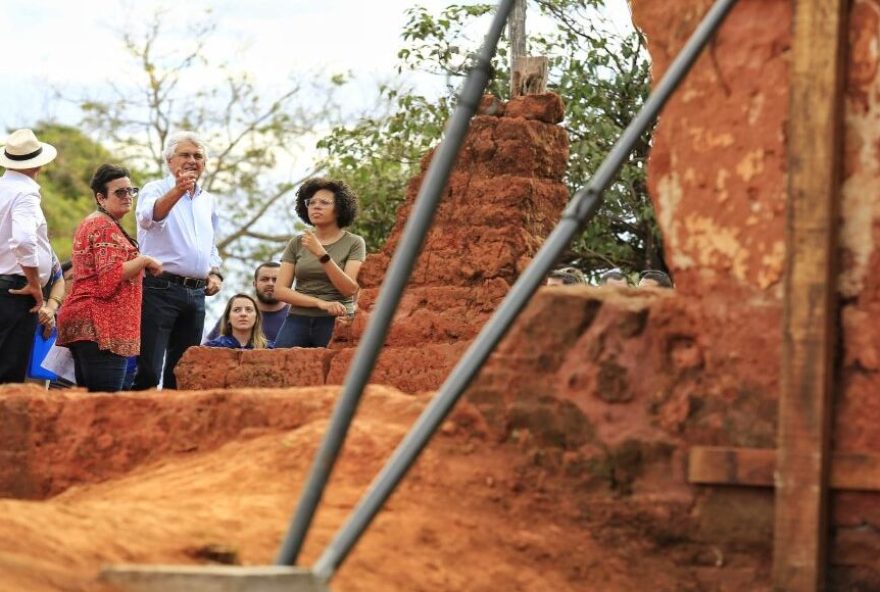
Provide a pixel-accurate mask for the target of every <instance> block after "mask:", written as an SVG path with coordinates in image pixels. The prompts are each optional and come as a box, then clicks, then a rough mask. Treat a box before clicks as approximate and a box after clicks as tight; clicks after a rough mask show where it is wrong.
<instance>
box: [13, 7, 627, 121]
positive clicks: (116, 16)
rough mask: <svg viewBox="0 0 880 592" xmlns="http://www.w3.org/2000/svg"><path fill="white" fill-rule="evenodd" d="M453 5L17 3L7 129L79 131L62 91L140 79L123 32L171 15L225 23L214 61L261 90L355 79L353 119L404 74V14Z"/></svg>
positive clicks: (621, 11) (178, 22)
mask: <svg viewBox="0 0 880 592" xmlns="http://www.w3.org/2000/svg"><path fill="white" fill-rule="evenodd" d="M459 2H460V3H462V2H461V0H459ZM453 3H455V0H419V1H418V2H413V1H412V0H376V1H372V2H371V1H366V0H248V1H246V2H244V1H241V0H186V1H184V2H180V1H176V2H169V1H162V2H157V1H151V0H140V1H132V0H76V1H68V0H27V1H26V2H8V3H7V4H8V6H5V7H4V8H6V11H5V12H4V14H3V18H0V40H2V43H3V47H4V48H5V49H6V50H7V52H9V53H8V55H12V56H14V59H6V60H0V79H2V80H3V86H2V91H0V126H3V128H4V130H7V129H15V128H17V127H23V126H28V125H33V124H35V123H36V122H37V121H38V120H40V119H55V120H59V121H61V122H62V123H69V124H73V123H76V121H78V119H79V113H78V110H77V109H76V108H75V106H74V105H73V104H72V103H70V102H66V101H63V100H59V99H58V98H57V97H56V96H55V93H54V91H55V90H56V89H59V90H61V91H62V92H63V93H65V94H67V95H68V96H75V95H81V94H82V93H83V92H87V93H100V92H101V89H102V87H106V85H107V81H108V80H109V79H115V80H118V81H121V82H124V81H126V80H133V79H134V77H135V76H136V74H137V72H136V69H134V67H133V66H132V64H131V61H130V59H129V58H128V57H127V56H126V55H125V52H124V51H123V50H122V49H121V45H120V41H119V38H120V35H119V31H120V30H140V29H139V27H142V26H143V23H144V22H146V21H147V20H148V18H147V17H148V16H149V15H151V14H152V13H154V12H155V11H156V10H157V9H159V8H163V7H164V8H166V9H168V11H169V12H168V14H167V17H166V19H165V26H167V27H168V29H169V30H171V31H174V30H175V28H176V27H177V28H179V27H180V26H182V24H183V23H185V22H187V21H189V20H197V19H199V18H201V17H202V16H203V15H205V14H206V11H211V13H212V17H211V18H213V19H214V20H216V21H217V25H218V28H217V32H216V33H215V34H214V35H213V36H212V40H213V44H212V45H211V48H210V56H211V58H212V59H216V60H217V61H222V60H229V62H230V63H231V64H233V65H234V66H235V67H236V68H239V69H242V70H246V71H249V72H251V73H252V75H253V76H254V78H255V80H256V81H257V83H258V84H263V85H267V86H271V85H272V84H273V83H275V81H278V80H279V79H280V78H281V77H284V76H286V75H287V74H288V73H304V74H307V75H312V76H320V75H323V74H331V73H345V72H351V73H354V74H355V75H356V80H355V82H354V84H352V85H349V86H348V88H347V89H346V90H345V92H344V94H343V96H342V100H343V101H344V102H345V106H346V107H347V108H348V109H350V110H351V112H353V113H354V112H359V111H362V110H365V109H368V108H370V106H371V101H375V91H374V89H375V86H376V83H377V82H378V81H387V80H389V79H393V78H394V77H395V76H396V75H395V66H396V64H397V51H398V50H399V49H400V47H401V46H402V45H403V41H402V40H401V38H400V32H401V30H402V28H403V25H404V23H405V20H406V15H405V10H406V9H407V8H408V7H411V6H413V5H414V4H420V5H423V6H425V7H427V8H428V9H430V10H431V12H432V13H436V12H439V10H441V9H442V8H444V7H445V6H447V5H449V4H453ZM464 3H466V2H464ZM610 4H611V5H612V7H611V12H612V13H613V14H614V15H615V16H616V17H617V18H619V19H621V20H623V21H626V20H628V8H627V6H626V2H625V0H611V1H610ZM528 14H529V17H530V21H529V23H528V25H527V27H536V26H540V23H538V22H537V21H536V20H535V15H537V11H536V10H534V9H532V10H530V12H529V13H528ZM183 34H184V33H183V31H180V35H183ZM480 35H482V32H480ZM178 38H180V37H178ZM170 39H172V40H173V39H174V37H173V36H172V37H170ZM172 43H173V41H172ZM10 50H11V51H10ZM415 84H418V85H423V86H426V87H427V88H430V87H431V85H432V84H433V85H435V86H436V88H437V89H438V92H439V88H440V85H441V84H442V81H439V80H436V79H434V80H430V79H427V78H422V79H415Z"/></svg>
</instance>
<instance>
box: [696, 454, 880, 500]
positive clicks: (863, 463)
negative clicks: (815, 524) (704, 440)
mask: <svg viewBox="0 0 880 592" xmlns="http://www.w3.org/2000/svg"><path fill="white" fill-rule="evenodd" d="M775 471H776V451H775V450H772V449H767V448H729V447H724V446H694V447H693V448H691V450H690V454H689V456H688V481H689V482H690V483H697V484H701V485H742V486H751V487H773V486H774V485H775V483H774V473H775ZM828 484H829V486H830V487H831V488H832V489H843V490H852V491H880V454H867V453H859V452H834V453H832V455H831V472H830V475H829V479H828Z"/></svg>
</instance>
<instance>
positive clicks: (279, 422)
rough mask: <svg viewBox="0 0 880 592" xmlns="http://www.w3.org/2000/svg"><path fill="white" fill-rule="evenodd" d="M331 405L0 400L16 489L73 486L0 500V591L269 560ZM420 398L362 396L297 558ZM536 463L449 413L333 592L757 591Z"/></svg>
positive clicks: (14, 392) (331, 394)
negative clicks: (20, 471) (136, 570)
mask: <svg viewBox="0 0 880 592" xmlns="http://www.w3.org/2000/svg"><path fill="white" fill-rule="evenodd" d="M336 395H337V389H335V388H332V387H320V388H312V389H305V388H302V389H277V390H268V389H266V390H256V389H255V390H242V391H237V392H229V391H226V392H221V391H201V392H198V393H187V392H180V393H154V394H144V395H123V394H120V395H87V394H78V393H72V394H54V393H53V394H47V393H46V392H45V391H42V390H40V389H38V388H36V387H32V386H21V387H4V388H3V389H0V402H2V405H3V409H4V411H8V410H10V409H15V408H18V409H26V410H27V411H28V412H29V417H30V419H31V421H30V424H29V426H19V429H20V431H19V434H24V433H27V434H29V437H28V439H27V440H25V441H24V442H22V441H21V439H18V441H17V443H18V444H20V445H21V446H19V448H20V452H21V454H24V455H25V456H27V457H29V458H30V459H31V460H33V461H36V460H37V459H39V460H40V462H37V463H34V464H33V465H32V466H31V469H30V472H29V474H28V475H27V476H26V477H27V479H29V480H30V481H31V482H33V483H41V484H42V490H43V491H44V492H45V493H55V492H57V491H58V490H59V489H61V488H62V484H64V483H70V482H71V481H78V482H79V484H78V485H74V486H71V487H68V488H66V489H65V490H64V491H63V492H61V493H59V494H58V495H55V496H54V497H51V498H49V499H46V500H43V501H35V500H31V501H22V500H13V499H7V500H3V501H0V591H3V592H7V591H8V592H13V591H16V592H19V591H25V590H26V591H28V592H49V591H52V592H56V591H90V592H106V591H109V590H110V588H109V587H107V586H106V585H103V584H101V583H99V581H98V580H97V575H98V571H99V569H100V568H101V566H102V565H105V564H115V563H151V564H156V563H174V564H180V563H199V562H208V561H211V560H212V559H213V560H221V561H225V562H230V561H231V562H240V563H242V564H264V563H270V562H271V561H272V559H273V557H274V554H275V553H276V552H277V549H278V546H279V544H280V541H281V539H282V537H283V533H284V529H285V528H286V526H287V524H288V522H289V518H290V516H291V513H292V511H293V508H294V506H295V503H296V500H297V499H298V495H299V490H300V487H301V486H302V484H303V481H304V478H305V475H306V473H307V471H308V468H309V466H310V464H311V461H312V458H313V455H314V452H315V449H316V447H317V445H318V442H319V441H320V438H321V436H322V434H323V433H324V430H325V427H326V422H327V418H328V416H329V413H330V408H331V406H332V404H333V402H334V399H335V396H336ZM428 399H429V396H427V395H423V396H413V395H407V394H403V393H401V392H399V391H396V390H393V389H390V388H385V387H371V388H370V389H369V390H368V392H367V394H366V396H365V399H364V401H363V403H362V404H361V407H360V409H359V413H358V415H357V419H356V421H355V423H354V425H353V428H352V431H351V433H350V435H349V438H348V441H347V444H346V447H345V451H344V454H343V456H342V457H341V459H340V462H339V463H338V465H337V468H336V470H335V472H334V475H333V479H332V480H331V483H330V486H329V488H328V490H327V492H326V494H325V497H324V500H323V504H322V506H321V509H320V510H319V512H318V514H317V517H316V521H315V524H314V527H313V530H312V532H311V534H310V538H309V539H308V541H307V544H306V546H305V550H304V556H303V563H304V564H309V563H311V562H312V561H314V559H315V558H316V557H317V555H318V554H319V553H320V552H321V551H322V550H323V548H324V547H325V545H326V544H327V543H328V542H329V540H330V537H331V536H332V535H333V533H334V532H335V531H336V529H337V528H338V527H339V526H340V525H341V523H342V521H343V520H344V519H345V518H346V517H347V516H348V515H349V513H350V512H351V510H352V507H353V505H354V504H355V503H356V502H357V500H358V499H359V497H360V495H361V494H362V492H363V490H364V488H365V487H366V486H367V485H368V483H369V482H370V481H371V480H372V478H373V476H374V475H375V474H376V472H377V471H378V469H379V468H380V467H381V465H382V464H383V463H384V461H385V459H386V458H387V457H388V455H389V454H390V452H391V451H392V450H393V448H394V447H395V446H396V444H397V443H398V441H399V440H400V439H401V438H402V436H403V435H404V433H405V432H406V430H407V429H408V428H409V426H410V425H411V424H412V422H413V421H414V420H415V418H416V417H417V416H418V414H419V413H420V412H421V410H422V409H423V407H424V405H425V404H426V402H427V401H428ZM5 425H9V423H5ZM8 436H9V435H8V434H4V439H5V440H6V443H7V444H9V443H10V442H9V437H8ZM540 456H541V455H540V454H538V453H537V452H536V449H535V448H534V446H532V445H531V444H529V443H527V442H526V441H516V440H515V439H507V440H505V441H503V442H499V441H498V439H497V437H495V435H493V431H492V430H491V429H489V428H488V427H487V426H486V425H485V422H483V420H482V419H481V416H480V414H479V413H478V412H477V411H476V409H475V408H474V407H473V406H471V405H470V404H468V403H463V404H461V405H459V407H458V408H457V410H456V411H455V412H454V413H453V414H452V416H451V417H450V418H449V419H448V421H447V422H446V423H445V425H444V426H443V429H442V431H441V433H440V434H438V437H437V438H435V440H434V441H433V442H432V444H431V445H430V446H429V447H428V448H427V449H426V451H425V452H424V453H423V455H422V457H421V458H420V460H419V462H418V463H417V465H416V466H415V467H414V468H413V469H412V471H411V472H410V474H409V475H408V476H407V478H406V479H405V480H404V482H403V484H402V486H401V487H400V489H399V490H398V491H397V492H396V493H395V495H394V496H393V497H392V499H391V501H390V503H389V504H388V506H387V507H386V508H385V509H384V510H383V512H382V513H381V514H380V515H379V517H378V518H377V519H376V521H375V522H374V524H373V525H372V527H371V528H370V529H369V530H368V531H367V533H366V535H365V536H364V538H363V539H362V540H361V542H360V543H359V544H358V545H357V547H356V548H355V550H354V551H353V553H352V555H351V556H350V557H349V558H348V560H347V561H346V562H345V564H344V565H343V566H342V568H341V570H340V571H339V574H338V576H337V577H336V578H335V579H334V581H333V583H332V587H333V589H334V590H339V591H346V590H347V591H356V590H363V591H367V590H369V591H375V590H388V591H393V590H400V591H403V590H407V591H413V590H425V591H427V590H474V591H476V590H485V591H489V590H493V591H494V590H530V591H534V590H555V591H565V590H617V591H629V590H632V591H640V592H641V591H643V590H646V589H649V588H650V589H652V590H669V591H673V590H675V591H679V590H703V589H710V588H707V587H706V586H709V585H711V586H713V587H712V588H711V589H712V590H736V589H750V590H755V589H759V587H758V586H755V585H754V577H755V574H754V573H753V569H752V567H751V566H749V567H748V569H745V570H738V569H737V568H736V565H735V560H734V564H733V565H731V558H730V557H723V558H722V557H721V556H720V554H719V552H718V551H717V550H713V548H711V547H705V548H697V547H693V546H692V547H688V548H684V547H681V546H678V547H676V548H675V554H677V555H680V557H679V559H680V561H679V563H680V565H676V564H675V563H674V562H670V561H669V557H668V553H667V550H666V548H667V547H668V545H669V543H670V541H667V540H664V538H663V536H660V534H659V533H656V532H651V531H650V530H651V527H650V525H651V524H652V523H653V520H651V519H649V517H650V516H651V515H652V514H656V513H657V512H658V511H659V512H662V513H668V512H669V511H670V510H669V506H668V505H666V506H663V507H662V508H658V507H652V506H651V504H648V503H635V502H634V503H631V504H627V503H621V502H620V500H618V499H615V498H616V497H617V496H615V495H608V494H606V493H603V492H596V491H591V490H588V489H584V488H581V487H578V483H579V481H578V480H577V479H572V478H568V477H566V475H565V474H564V473H563V472H562V471H561V470H559V469H558V468H554V467H552V466H551V465H549V464H548V463H546V462H544V461H543V460H542V459H541V458H540ZM77 471H78V472H77ZM72 472H74V473H76V475H75V477H72V476H71V474H72ZM27 479H26V480H27ZM36 489H37V488H32V493H34V494H36ZM680 511H681V512H682V513H683V514H686V513H687V511H688V509H687V508H686V507H682V508H681V509H680ZM655 518H656V516H655ZM664 518H665V519H667V520H668V519H673V518H674V517H673V516H664ZM722 563H726V565H727V567H726V568H725V569H724V570H723V573H724V574H725V578H724V582H720V581H719V580H718V576H719V574H720V573H721V571H719V566H720V565H721V564H722Z"/></svg>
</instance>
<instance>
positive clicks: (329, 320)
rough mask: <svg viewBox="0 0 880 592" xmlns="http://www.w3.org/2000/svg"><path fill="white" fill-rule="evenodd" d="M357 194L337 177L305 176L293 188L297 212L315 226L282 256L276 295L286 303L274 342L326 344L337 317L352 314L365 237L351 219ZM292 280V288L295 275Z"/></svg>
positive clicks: (293, 241) (355, 211)
mask: <svg viewBox="0 0 880 592" xmlns="http://www.w3.org/2000/svg"><path fill="white" fill-rule="evenodd" d="M357 207H358V206H357V197H356V196H355V195H354V193H353V192H352V190H351V188H349V187H348V185H346V184H345V183H343V182H341V181H331V180H329V179H322V178H314V179H309V180H308V181H306V182H305V183H303V184H302V186H301V187H300V188H299V191H297V192H296V213H297V215H299V217H300V218H302V220H303V221H305V222H306V223H307V224H311V225H312V226H314V228H315V230H314V231H309V230H306V231H305V232H303V233H302V234H300V235H297V236H295V237H293V238H292V239H291V240H290V242H289V243H288V244H287V248H286V249H285V250H284V254H283V255H282V256H281V269H280V270H279V272H278V282H277V284H276V285H275V292H274V297H275V298H276V299H278V300H281V301H282V302H287V303H288V304H290V314H289V315H288V317H287V319H285V321H284V324H283V325H282V326H281V329H280V330H279V331H278V337H277V338H276V340H275V347H276V348H279V347H327V344H328V343H330V338H331V337H332V336H333V327H334V326H335V324H336V317H338V316H342V315H349V316H352V315H354V309H355V306H354V298H355V295H356V294H357V292H358V290H359V289H360V286H358V283H357V276H358V272H359V271H360V269H361V264H362V263H363V262H364V258H365V257H366V254H367V249H366V245H365V244H364V239H363V238H361V237H360V236H358V235H356V234H352V233H350V232H348V231H347V230H343V229H344V228H345V227H347V226H350V225H351V224H352V222H354V218H355V215H356V214H357ZM294 278H295V279H296V288H293V280H294Z"/></svg>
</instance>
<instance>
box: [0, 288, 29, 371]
mask: <svg viewBox="0 0 880 592" xmlns="http://www.w3.org/2000/svg"><path fill="white" fill-rule="evenodd" d="M26 283H27V282H26V280H25V278H24V276H22V277H21V280H9V279H5V278H3V279H0V384H3V383H7V382H24V379H25V376H26V375H27V367H28V361H29V360H30V357H31V350H32V349H33V347H34V333H35V332H36V330H37V315H36V314H34V313H32V312H30V310H31V309H32V308H33V307H34V305H35V304H36V303H35V302H34V299H33V298H31V297H30V296H18V295H15V294H10V293H9V289H10V288H12V289H18V288H23V287H24V286H25V284H26Z"/></svg>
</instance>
